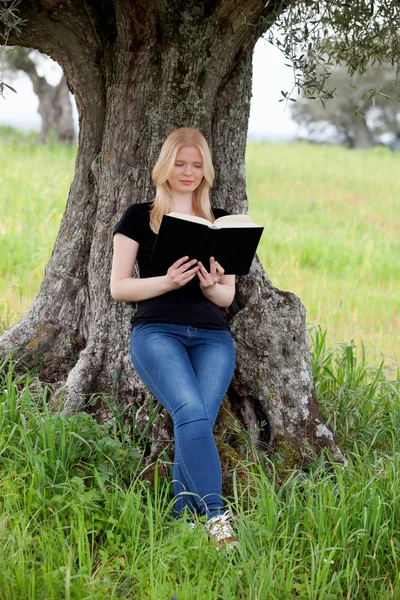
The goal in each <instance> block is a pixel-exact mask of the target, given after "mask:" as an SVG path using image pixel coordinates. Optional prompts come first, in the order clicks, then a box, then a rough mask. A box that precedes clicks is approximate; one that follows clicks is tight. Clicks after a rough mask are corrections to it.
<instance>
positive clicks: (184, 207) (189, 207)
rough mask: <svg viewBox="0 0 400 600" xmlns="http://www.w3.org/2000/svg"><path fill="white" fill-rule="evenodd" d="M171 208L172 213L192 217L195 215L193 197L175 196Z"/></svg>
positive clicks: (187, 195) (185, 195)
mask: <svg viewBox="0 0 400 600" xmlns="http://www.w3.org/2000/svg"><path fill="white" fill-rule="evenodd" d="M169 208H170V212H179V213H183V214H185V215H192V214H193V213H194V207H193V198H192V195H189V194H182V195H179V194H178V195H174V196H173V198H172V201H171V204H170V207H169Z"/></svg>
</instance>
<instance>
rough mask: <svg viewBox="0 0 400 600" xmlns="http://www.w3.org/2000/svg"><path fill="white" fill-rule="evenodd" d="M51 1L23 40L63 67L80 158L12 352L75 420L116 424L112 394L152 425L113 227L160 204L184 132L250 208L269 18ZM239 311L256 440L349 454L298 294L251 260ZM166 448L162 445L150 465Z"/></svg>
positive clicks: (242, 10) (232, 206)
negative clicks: (118, 293)
mask: <svg viewBox="0 0 400 600" xmlns="http://www.w3.org/2000/svg"><path fill="white" fill-rule="evenodd" d="M42 4H44V2H43V3H42ZM51 4H52V7H53V8H52V9H51V11H50V9H49V8H47V10H46V11H44V10H43V11H39V12H33V11H32V12H29V11H28V10H27V14H26V18H27V19H29V21H28V24H27V26H26V28H25V29H24V31H23V33H22V36H23V37H24V36H25V38H26V44H27V45H28V44H29V46H34V47H37V48H39V49H41V50H42V51H45V52H46V53H47V54H49V55H50V56H52V57H53V58H54V59H55V60H58V62H60V64H61V65H62V66H63V68H64V72H65V73H66V74H67V77H68V81H69V85H70V87H71V88H72V89H73V90H74V93H75V97H76V99H77V105H78V111H79V118H80V135H79V151H78V156H77V162H76V171H75V177H74V181H73V184H72V187H71V191H70V195H69V198H68V204H67V208H66V211H65V214H64V217H63V220H62V223H61V227H60V232H59V235H58V238H57V241H56V244H55V248H54V251H53V254H52V256H51V259H50V261H49V263H48V265H47V268H46V271H45V277H44V280H43V283H42V286H41V288H40V291H39V294H38V295H37V297H36V298H35V301H34V303H33V305H32V307H31V309H30V310H29V312H28V314H27V315H26V316H25V318H24V319H23V320H22V321H21V322H20V323H19V324H18V325H17V326H15V327H14V328H13V329H12V330H11V331H9V332H8V333H6V334H5V335H4V336H3V337H2V339H1V341H0V348H1V349H2V351H3V352H4V351H6V350H7V349H18V350H16V356H17V357H19V359H20V360H21V361H22V362H23V363H24V364H26V365H29V366H35V365H39V366H40V369H41V372H42V377H46V378H47V380H51V381H53V382H55V384H57V385H58V394H56V395H55V398H56V401H60V402H61V403H62V407H63V411H64V413H65V414H69V413H72V412H74V411H77V410H83V409H87V410H90V411H91V412H93V413H95V414H96V416H97V418H99V419H105V418H107V417H108V416H110V413H109V411H108V409H107V407H106V404H105V403H104V402H102V398H101V395H103V396H104V397H106V398H107V399H108V400H109V401H111V402H112V403H113V404H114V405H117V407H122V406H126V405H127V404H134V405H135V407H136V408H137V409H138V412H137V415H136V418H137V420H138V422H139V424H140V423H143V422H145V421H146V419H147V418H148V416H147V411H148V405H149V395H148V392H147V390H146V389H145V387H144V386H143V384H142V383H141V382H140V380H139V378H138V377H137V375H136V374H135V372H134V370H133V367H132V365H131V361H130V357H129V333H130V331H129V318H130V316H131V313H132V310H133V309H134V307H133V306H132V305H128V304H123V303H116V302H114V301H113V300H112V298H111V295H110V291H109V277H110V267H111V258H112V230H113V227H114V225H115V223H116V222H117V220H118V219H119V217H120V216H121V214H122V212H123V211H124V209H125V208H126V207H127V206H128V205H129V204H131V203H136V202H144V201H149V200H151V199H152V198H153V197H154V193H155V190H154V187H153V185H152V182H151V171H152V167H153V165H154V163H155V161H156V158H157V156H158V153H159V151H160V148H161V144H162V142H163V140H164V139H165V137H166V136H167V135H168V134H169V133H170V132H171V131H172V130H173V129H175V128H178V127H182V126H190V127H196V128H198V129H200V130H201V131H202V132H203V134H204V135H205V137H206V138H207V139H208V141H209V143H210V146H211V151H212V155H213V161H214V166H215V170H216V173H217V176H216V181H215V185H214V188H213V190H212V196H213V203H215V204H216V205H217V206H220V207H224V208H226V209H227V210H229V211H231V212H233V213H235V212H246V211H247V197H246V177H245V148H246V133H247V121H248V115H249V107H250V97H251V60H252V52H253V48H254V45H255V42H256V41H257V39H258V37H259V36H260V35H261V34H262V33H263V31H264V30H265V29H266V28H267V26H268V23H267V20H268V17H269V13H268V12H267V9H263V8H262V6H263V4H264V3H261V2H258V1H256V0H251V1H250V0H249V1H248V2H241V3H239V4H240V6H239V5H238V6H236V4H237V3H235V2H234V1H233V0H226V1H225V2H223V1H221V2H219V3H218V4H217V3H216V2H211V1H208V2H203V3H201V4H200V3H198V2H197V3H195V2H180V1H178V0H176V1H175V2H168V3H162V4H161V3H153V2H143V4H141V3H140V2H139V1H137V2H135V3H133V2H126V1H125V2H124V1H122V0H119V1H117V0H115V1H114V2H113V3H111V2H109V3H107V2H103V3H102V8H101V12H100V8H98V7H97V4H96V3H94V2H93V3H92V4H90V3H89V2H85V3H83V4H84V7H83V8H82V6H81V3H78V2H76V3H74V2H67V3H66V4H63V5H61V4H60V7H59V9H54V5H55V4H57V2H54V1H52V3H51ZM273 8H274V7H273V6H271V7H269V8H268V11H270V10H272V9H273ZM49 11H50V12H49ZM21 12H24V11H22V10H21ZM24 16H25V13H24ZM263 18H265V19H266V21H263V20H262V19H263ZM31 21H32V24H31ZM33 21H35V23H36V24H35V26H33ZM47 28H52V31H53V35H52V36H51V40H49V36H48V35H46V31H47ZM18 43H21V41H19V42H18ZM227 317H228V319H229V321H230V324H231V327H232V333H233V337H234V340H235V344H236V349H237V356H238V360H237V366H236V371H235V375H234V378H233V381H232V385H231V387H230V390H229V393H228V396H229V399H230V401H231V402H230V404H231V406H232V408H233V411H234V412H235V414H236V415H237V416H239V418H240V419H241V421H242V422H243V423H244V424H245V426H246V428H247V429H248V430H249V431H250V433H251V436H252V438H253V440H254V442H255V443H259V444H260V445H263V447H264V448H268V450H273V449H274V448H277V447H279V448H280V450H282V448H290V449H291V450H292V451H293V450H294V451H295V453H296V456H298V458H299V461H301V460H305V459H307V457H308V448H309V446H310V445H311V446H312V447H313V448H314V450H315V451H316V452H318V450H319V449H320V448H328V449H329V450H330V451H331V452H332V454H333V456H334V458H335V459H336V460H338V461H344V458H343V456H342V454H341V452H340V450H339V448H338V446H337V444H336V440H335V436H334V434H333V432H332V431H331V429H330V428H329V427H328V426H327V425H326V421H325V418H324V416H323V415H322V414H321V412H320V410H319V408H318V406H317V403H316V399H315V394H314V391H313V385H312V377H311V368H310V360H309V352H308V345H307V336H306V327H305V309H304V307H303V305H302V304H301V302H300V300H299V299H298V298H297V297H296V296H294V295H293V294H291V293H289V292H282V291H280V290H278V289H276V288H275V287H274V286H273V285H272V284H271V282H270V281H269V279H268V277H267V275H266V274H265V273H264V271H263V269H262V267H261V265H260V263H259V261H258V260H255V261H254V263H253V266H252V269H251V272H250V274H249V275H247V276H241V277H238V284H237V295H236V299H235V301H234V304H233V305H232V306H231V307H230V309H229V310H228V311H227ZM94 394H95V395H96V394H97V400H96V397H95V398H94V396H93V395H94ZM89 400H91V407H89V408H88V406H87V403H88V401H89ZM167 421H168V420H165V419H161V420H158V421H157V423H156V424H155V425H154V427H153V438H154V439H160V438H164V439H165V435H167V436H168V435H169V437H171V431H170V430H168V426H167ZM158 450H159V446H157V445H154V446H153V448H152V452H151V454H150V457H149V459H153V458H154V457H155V456H156V454H157V451H158Z"/></svg>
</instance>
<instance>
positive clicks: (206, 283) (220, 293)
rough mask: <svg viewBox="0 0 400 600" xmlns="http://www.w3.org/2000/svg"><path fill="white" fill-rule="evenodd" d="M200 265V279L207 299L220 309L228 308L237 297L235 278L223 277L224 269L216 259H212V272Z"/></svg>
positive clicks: (231, 276) (230, 276) (232, 276)
mask: <svg viewBox="0 0 400 600" xmlns="http://www.w3.org/2000/svg"><path fill="white" fill-rule="evenodd" d="M199 265H200V269H199V272H198V278H199V279H200V288H201V290H202V292H203V294H204V295H205V297H206V298H207V299H208V300H211V302H214V304H216V305H217V306H219V307H220V308H228V306H230V305H231V304H232V302H233V299H234V297H235V276H234V275H223V273H224V270H223V268H222V267H221V265H220V264H219V263H218V262H217V261H216V260H214V258H211V259H210V272H208V271H207V269H206V268H205V267H204V266H203V265H202V264H201V263H199Z"/></svg>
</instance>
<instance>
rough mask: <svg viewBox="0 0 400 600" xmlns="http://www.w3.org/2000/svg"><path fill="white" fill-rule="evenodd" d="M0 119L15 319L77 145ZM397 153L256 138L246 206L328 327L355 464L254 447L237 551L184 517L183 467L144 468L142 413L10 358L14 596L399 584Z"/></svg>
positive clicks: (351, 594) (322, 401) (267, 256)
mask: <svg viewBox="0 0 400 600" xmlns="http://www.w3.org/2000/svg"><path fill="white" fill-rule="evenodd" d="M1 134H2V139H3V141H4V143H3V145H2V146H1V147H0V160H1V161H2V164H3V167H4V169H3V172H2V175H1V182H0V183H1V186H2V191H3V194H2V195H1V198H0V208H1V211H2V216H3V219H2V224H1V228H0V251H1V253H2V257H3V263H2V266H1V276H0V286H1V292H2V297H3V298H4V300H3V304H2V306H1V311H0V319H1V323H0V328H1V329H4V328H8V327H9V326H11V325H12V324H13V323H15V322H16V321H17V320H18V319H19V318H20V316H21V314H23V313H24V312H25V311H26V310H27V309H28V307H29V305H30V303H31V301H32V299H33V297H34V295H35V294H36V293H37V290H38V288H39V285H40V282H41V279H42V277H43V270H44V267H45V265H46V262H47V260H48V257H49V255H50V253H51V249H52V246H53V243H54V240H55V237H56V235H57V230H58V227H59V223H60V220H61V217H62V213H63V210H64V206H65V202H66V197H67V192H68V186H69V184H70V181H71V178H72V175H73V163H74V158H75V150H74V149H73V148H65V147H59V146H58V145H55V144H50V145H48V146H41V147H37V146H35V144H34V140H33V137H32V135H30V134H28V135H25V136H22V135H20V134H16V133H15V132H14V131H13V130H10V129H6V128H2V129H1ZM397 162H398V158H397V157H396V155H392V154H391V153H389V152H388V151H386V150H385V149H376V150H373V151H369V152H355V151H353V152H350V151H348V150H345V149H342V148H328V147H313V146H308V145H306V144H297V145H279V146H271V145H269V144H249V146H248V150H247V179H248V194H249V200H250V214H252V216H253V217H254V218H255V219H256V220H257V221H259V222H262V223H265V224H266V231H265V234H264V237H263V240H262V243H261V246H260V253H259V255H260V258H261V260H262V262H263V264H264V266H265V268H266V270H267V272H268V274H269V276H270V279H271V280H272V282H273V283H274V285H276V286H278V287H280V288H282V289H290V290H291V291H294V292H295V293H297V294H298V295H299V296H300V298H301V299H302V301H303V303H304V304H305V306H306V307H307V312H308V321H309V323H310V324H313V323H320V324H321V326H322V327H320V326H315V325H313V326H311V327H310V351H311V360H312V371H313V378H314V387H315V391H316V394H317V397H318V402H319V405H320V407H321V409H322V410H323V412H324V413H325V414H326V415H327V418H328V421H329V422H330V423H331V425H332V426H333V428H334V429H335V431H336V432H337V435H338V439H339V442H340V447H341V449H342V451H343V452H344V453H345V454H346V456H347V459H348V463H349V464H348V466H347V467H345V468H343V467H340V466H338V465H335V464H331V463H330V461H329V457H325V456H322V457H321V458H320V459H318V460H316V461H315V462H314V463H312V464H311V465H310V466H309V467H308V469H307V470H303V471H300V470H296V469H294V470H292V471H291V472H290V473H287V474H286V477H285V478H284V480H283V481H282V476H281V474H282V465H281V463H280V456H279V454H276V455H273V456H271V457H270V458H269V459H266V458H265V457H263V456H258V460H257V462H256V464H249V465H248V474H249V475H248V476H249V482H248V486H247V487H245V488H244V489H243V487H240V486H239V485H237V486H234V495H233V496H232V497H231V498H229V499H227V502H228V506H229V507H230V508H231V510H232V512H233V513H234V514H235V515H236V519H235V524H236V525H235V526H236V528H237V534H238V538H239V540H240V549H239V550H238V551H237V552H234V553H232V554H229V555H228V556H226V555H225V554H223V553H218V552H216V551H215V549H214V548H213V546H212V545H211V543H210V542H209V541H208V539H207V538H206V537H205V536H204V535H203V534H202V530H201V528H198V529H197V530H195V531H194V532H193V533H191V532H190V530H189V529H188V528H187V527H185V526H184V524H183V523H179V522H176V521H174V520H173V519H172V517H171V506H172V489H171V480H170V478H166V477H162V476H161V475H158V472H157V471H156V478H155V482H154V486H151V485H150V484H149V482H148V481H146V478H145V476H146V469H145V467H144V463H143V453H144V449H145V447H146V439H147V432H146V431H139V430H138V429H137V427H136V425H135V420H134V419H133V424H131V425H128V424H127V423H126V422H125V420H124V418H123V416H122V413H121V414H118V413H115V417H114V419H113V420H112V421H110V422H108V423H107V424H105V425H98V424H97V423H96V422H95V421H94V420H93V419H92V417H91V416H90V415H88V414H86V413H81V414H77V415H75V416H73V417H70V418H64V417H62V416H61V415H60V414H51V413H50V411H49V409H48V406H49V405H50V400H51V398H50V396H51V391H50V390H49V389H48V388H47V387H46V386H44V385H43V384H41V383H40V382H39V381H38V380H37V378H36V377H35V376H34V375H33V374H32V373H31V374H29V373H28V374H26V375H24V376H21V375H17V374H16V373H15V372H14V366H13V363H12V362H10V363H4V364H3V365H0V474H1V478H0V561H1V565H2V567H1V577H0V598H1V600H25V599H26V600H56V599H58V598H60V599H61V598H62V599H65V600H89V599H90V600H103V599H107V600H109V599H111V600H113V599H117V598H118V599H126V600H128V599H129V600H130V599H135V600H137V599H139V600H142V599H148V598H150V599H152V600H153V599H154V600H171V599H172V598H173V597H176V599H177V600H192V599H199V600H234V599H246V600H292V599H297V598H298V599H300V600H333V599H335V600H336V599H342V598H343V599H357V600H358V599H362V600H388V599H394V600H395V599H398V598H400V514H399V511H400V508H399V507H400V502H399V501H400V476H399V475H400V453H399V449H400V371H399V368H398V366H397V363H396V361H395V360H392V358H393V357H394V356H395V351H396V348H397V347H398V341H399V330H398V321H397V319H398V315H399V314H400V310H399V308H400V307H399V292H400V283H399V282H400V275H399V271H398V267H397V265H398V263H399V258H400V256H399V254H400V246H399V241H398V237H397V235H396V231H397V229H398V225H399V213H398V208H397V206H396V201H397V197H398V195H399V194H398V192H399V184H398V182H397V180H396V178H395V177H394V176H393V175H394V174H395V173H396V169H397ZM4 192H5V193H4ZM327 327H328V332H327V329H326V328H327ZM343 339H346V340H352V341H351V342H344V341H341V340H343ZM359 340H363V342H364V345H365V347H364V345H362V344H361V343H360V341H359ZM364 348H368V352H367V351H366V350H365V349H364ZM381 351H382V354H383V355H384V358H382V357H381V356H380V353H381ZM378 355H379V356H378ZM391 357H392V358H391ZM243 435H244V438H245V437H246V436H245V434H243ZM247 438H248V436H247V437H246V439H247ZM250 450H252V451H251V452H250V454H249V455H251V456H257V453H256V452H255V449H250ZM160 473H161V471H160Z"/></svg>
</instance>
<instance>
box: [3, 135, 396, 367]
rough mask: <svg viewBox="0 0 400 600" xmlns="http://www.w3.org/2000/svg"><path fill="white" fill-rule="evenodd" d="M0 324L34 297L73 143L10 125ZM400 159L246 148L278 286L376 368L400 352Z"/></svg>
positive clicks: (253, 210)
mask: <svg viewBox="0 0 400 600" xmlns="http://www.w3.org/2000/svg"><path fill="white" fill-rule="evenodd" d="M2 132H3V135H2V138H3V140H4V142H3V144H2V146H1V147H0V160H1V164H2V165H3V173H2V175H1V181H0V183H1V189H2V194H1V197H0V210H1V214H2V219H1V224H0V252H1V256H2V263H1V267H0V268H1V271H0V297H1V298H2V299H3V300H2V304H1V306H0V328H2V329H5V328H8V327H9V326H10V325H11V324H13V323H15V322H17V321H18V319H19V318H20V315H21V314H23V313H24V312H26V310H27V309H28V307H29V305H30V304H31V302H32V299H33V297H34V296H35V294H36V292H37V290H38V288H39V286H40V282H41V279H42V277H43V272H44V268H45V265H46V262H47V260H48V257H49V256H50V253H51V250H52V247H53V244H54V240H55V238H56V235H57V230H58V227H59V223H60V220H61V217H62V214H63V211H64V208H65V204H66V199H67V195H68V189H69V185H70V182H71V179H72V176H73V168H74V160H75V149H73V148H64V147H60V146H57V145H55V144H50V145H49V146H46V147H37V146H35V145H34V143H33V142H32V140H31V138H30V137H29V136H26V137H25V143H21V142H20V139H21V137H20V136H18V137H17V136H15V135H14V134H13V133H12V131H9V132H8V133H7V130H5V129H4V128H3V130H2ZM399 161H400V156H398V155H396V154H394V153H391V152H390V151H389V150H387V149H384V148H378V149H375V150H372V151H369V152H363V151H357V152H355V151H354V152H352V151H349V150H346V149H344V148H334V147H328V146H311V145H308V144H292V145H291V144H283V145H271V144H267V143H258V144H249V146H248V150H247V182H248V197H249V213H250V214H251V215H252V216H253V218H254V219H256V220H257V221H258V222H259V223H261V224H263V225H265V232H264V235H263V238H262V242H261V246H260V249H259V256H260V259H261V260H262V262H263V265H264V268H265V269H266V271H267V273H268V275H269V278H270V279H271V281H272V283H273V284H274V285H275V286H276V287H279V288H281V289H284V290H290V291H292V292H294V293H296V294H297V295H298V296H299V297H300V298H301V300H302V302H303V304H304V305H305V307H306V309H307V322H308V324H309V325H320V326H321V328H322V329H323V330H325V329H327V330H328V334H327V336H328V337H327V339H328V343H330V344H334V343H336V342H338V341H346V342H347V341H350V340H352V339H354V340H355V341H356V343H357V344H358V345H359V344H360V342H363V343H364V345H365V347H366V349H367V350H368V352H369V353H370V354H369V360H371V364H376V363H378V362H379V361H380V356H381V353H382V354H383V355H384V357H385V360H387V361H388V362H389V363H390V362H391V363H393V362H394V361H393V358H394V357H395V355H396V351H397V352H398V351H399V348H400V327H399V315H400V269H399V267H398V265H399V264H400V236H399V235H398V231H399V230H400V208H399V203H400V200H399V199H400V180H399V178H398V177H396V176H395V174H396V173H397V171H398V168H399Z"/></svg>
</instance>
